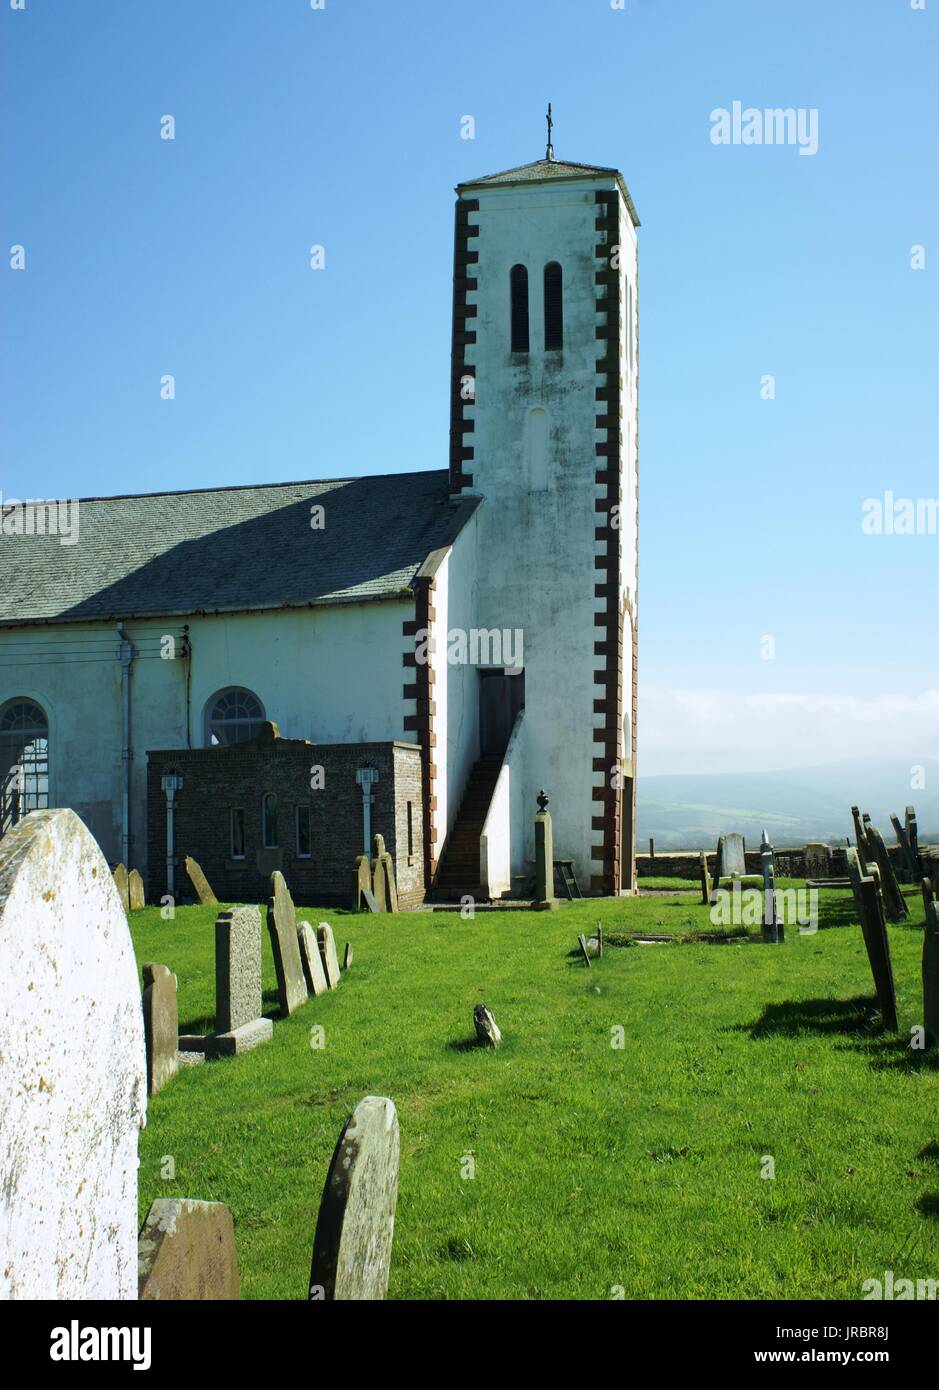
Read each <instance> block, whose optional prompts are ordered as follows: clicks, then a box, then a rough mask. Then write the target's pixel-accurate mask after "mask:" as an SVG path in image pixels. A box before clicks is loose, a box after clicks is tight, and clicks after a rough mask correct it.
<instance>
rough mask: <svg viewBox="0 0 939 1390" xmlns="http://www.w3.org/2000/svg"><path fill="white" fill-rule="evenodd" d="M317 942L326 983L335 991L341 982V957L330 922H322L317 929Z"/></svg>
mask: <svg viewBox="0 0 939 1390" xmlns="http://www.w3.org/2000/svg"><path fill="white" fill-rule="evenodd" d="M316 940H317V943H318V945H319V948H320V959H321V960H322V962H323V970H324V972H325V974H326V983H327V984H328V985H329V988H330V989H335V988H336V986H337V985H338V983H339V980H340V978H341V977H340V974H339V957H338V955H337V954H336V938H335V937H334V936H333V929H332V927H331V926H330V925H329V923H328V922H320V924H319V926H318V927H317V928H316Z"/></svg>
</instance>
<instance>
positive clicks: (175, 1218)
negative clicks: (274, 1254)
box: [137, 1197, 241, 1303]
mask: <svg viewBox="0 0 939 1390" xmlns="http://www.w3.org/2000/svg"><path fill="white" fill-rule="evenodd" d="M137 1281H138V1291H139V1292H138V1297H139V1298H141V1299H144V1300H146V1301H147V1302H150V1301H152V1300H155V1299H161V1300H167V1299H174V1300H179V1299H186V1300H190V1301H198V1302H200V1303H201V1302H205V1301H210V1300H215V1299H229V1298H230V1299H234V1298H240V1297H241V1280H240V1279H239V1277H238V1256H237V1252H236V1250H235V1228H234V1226H233V1224H232V1219H231V1212H230V1211H229V1210H228V1207H226V1206H225V1205H224V1203H223V1202H194V1201H192V1200H191V1199H190V1198H188V1197H158V1198H157V1200H156V1201H155V1202H154V1203H152V1205H151V1207H150V1210H149V1211H148V1212H147V1219H146V1221H145V1222H144V1224H143V1229H142V1230H141V1232H140V1236H139V1239H138V1242H137Z"/></svg>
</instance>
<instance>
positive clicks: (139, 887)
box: [127, 869, 147, 912]
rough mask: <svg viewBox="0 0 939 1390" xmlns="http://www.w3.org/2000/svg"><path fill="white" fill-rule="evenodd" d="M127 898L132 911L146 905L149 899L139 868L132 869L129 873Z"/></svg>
mask: <svg viewBox="0 0 939 1390" xmlns="http://www.w3.org/2000/svg"><path fill="white" fill-rule="evenodd" d="M127 899H128V902H129V903H130V909H131V911H132V912H136V911H137V910H138V909H139V908H141V907H146V905H147V901H146V897H145V895H144V891H143V879H142V878H141V877H140V873H139V871H138V870H137V869H131V871H130V873H129V874H128V875H127Z"/></svg>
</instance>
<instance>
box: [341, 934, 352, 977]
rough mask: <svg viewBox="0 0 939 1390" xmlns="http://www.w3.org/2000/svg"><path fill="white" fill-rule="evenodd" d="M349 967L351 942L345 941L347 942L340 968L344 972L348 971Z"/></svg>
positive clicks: (350, 963) (350, 962)
mask: <svg viewBox="0 0 939 1390" xmlns="http://www.w3.org/2000/svg"><path fill="white" fill-rule="evenodd" d="M351 965H352V942H351V941H347V942H346V949H345V952H344V954H343V957H342V968H343V970H344V971H345V970H348V969H349V968H350V966H351Z"/></svg>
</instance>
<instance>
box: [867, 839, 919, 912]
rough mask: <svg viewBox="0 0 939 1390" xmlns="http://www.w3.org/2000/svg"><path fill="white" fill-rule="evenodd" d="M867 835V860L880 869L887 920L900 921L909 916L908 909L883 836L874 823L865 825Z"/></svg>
mask: <svg viewBox="0 0 939 1390" xmlns="http://www.w3.org/2000/svg"><path fill="white" fill-rule="evenodd" d="M865 829H866V832H867V835H866V839H867V845H868V849H869V850H870V853H871V860H870V861H869V862H871V863H874V864H876V865H877V868H878V869H879V870H880V889H881V892H882V893H883V899H884V911H885V913H886V915H887V920H888V921H889V922H902V921H903V920H904V918H906V917H909V915H910V910H909V908H908V907H907V905H906V902H905V901H904V898H903V894H902V893H901V892H900V885H899V883H898V882H897V876H896V874H895V873H894V871H893V864H892V863H891V862H890V855H889V854H888V853H887V846H886V845H885V844H884V837H883V835H881V833H880V831H879V830H878V829H877V826H876V825H866V826H865Z"/></svg>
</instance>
